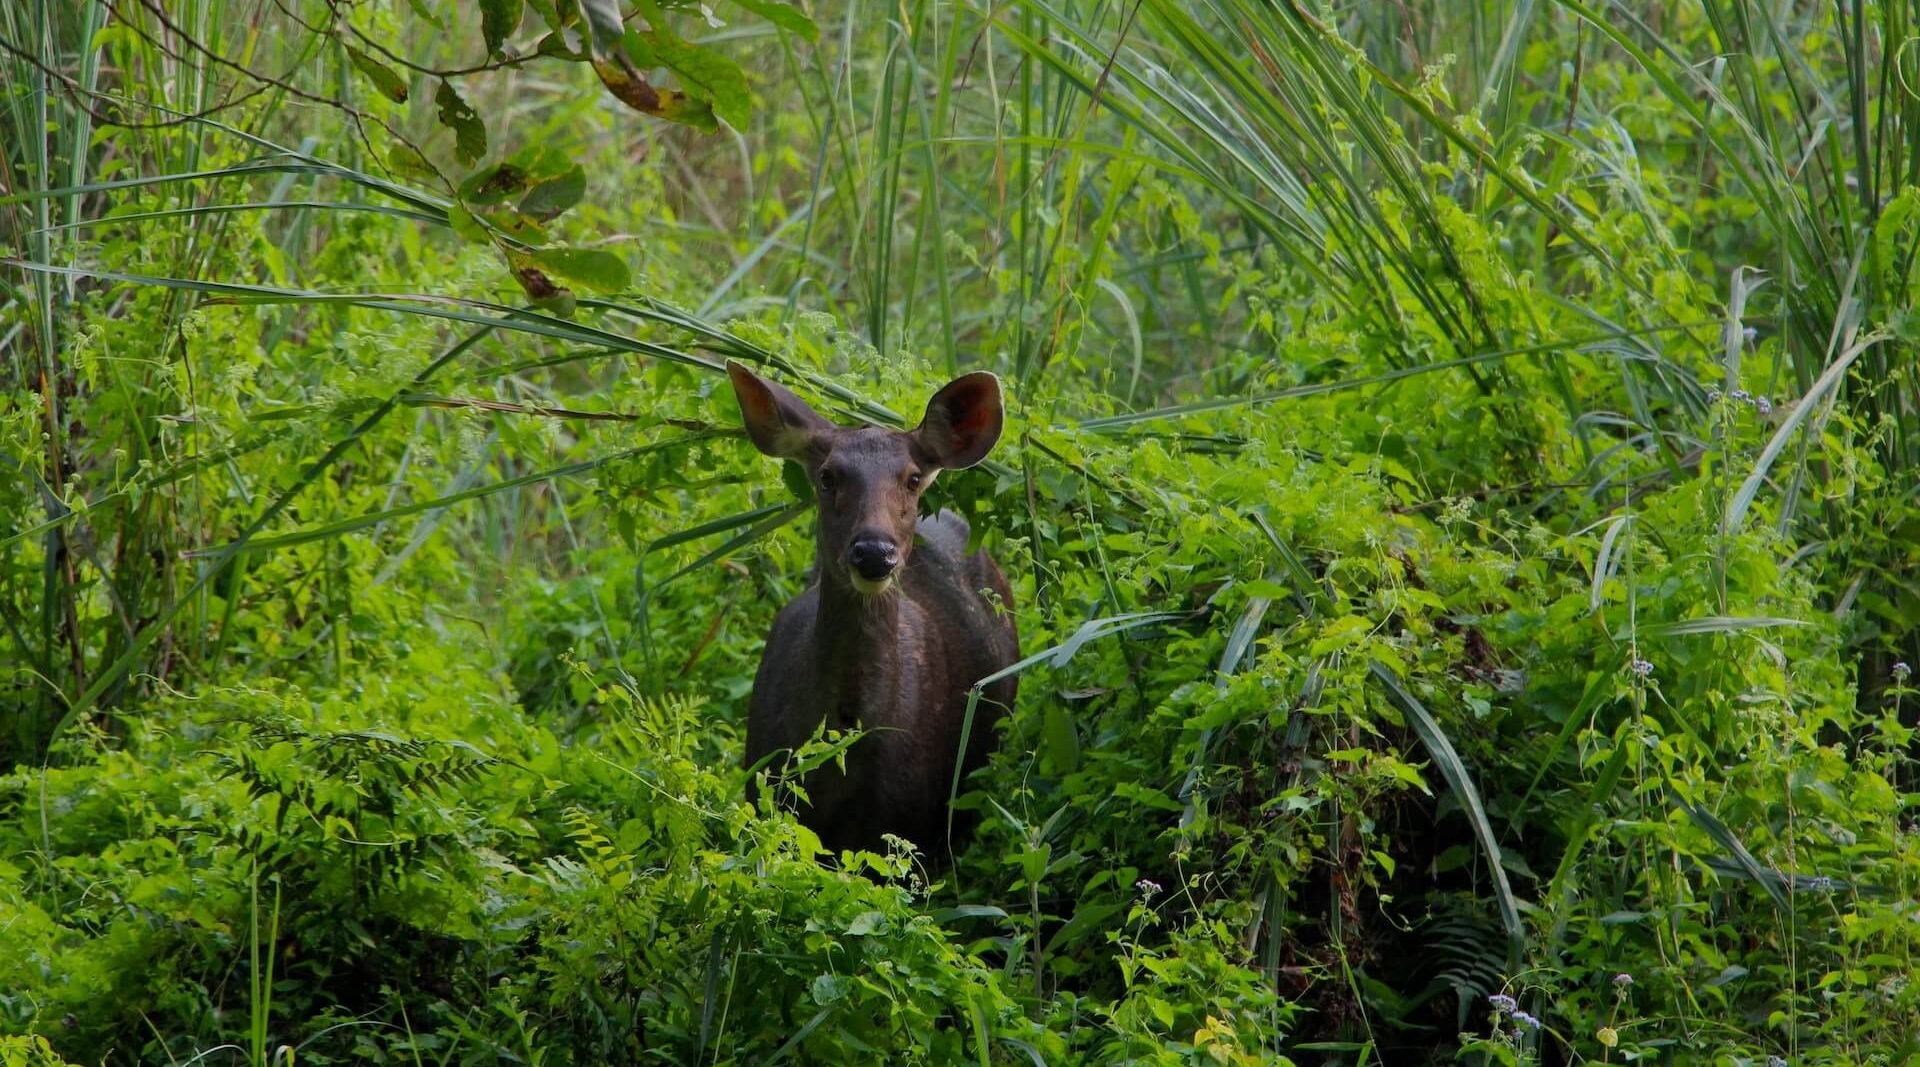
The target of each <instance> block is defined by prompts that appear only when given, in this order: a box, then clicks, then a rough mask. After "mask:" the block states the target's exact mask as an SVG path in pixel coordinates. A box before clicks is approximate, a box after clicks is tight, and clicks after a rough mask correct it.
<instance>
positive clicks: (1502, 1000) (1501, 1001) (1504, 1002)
mask: <svg viewBox="0 0 1920 1067" xmlns="http://www.w3.org/2000/svg"><path fill="white" fill-rule="evenodd" d="M1487 1003H1489V1004H1491V1005H1493V1010H1494V1011H1497V1012H1499V1013H1501V1014H1502V1015H1505V1014H1507V1013H1508V1012H1511V1011H1513V1010H1514V1009H1516V1008H1518V1007H1519V1006H1520V1002H1519V1001H1517V1000H1515V999H1513V998H1512V997H1510V996H1508V995H1506V994H1505V993H1495V994H1494V995H1492V996H1490V997H1488V998H1487Z"/></svg>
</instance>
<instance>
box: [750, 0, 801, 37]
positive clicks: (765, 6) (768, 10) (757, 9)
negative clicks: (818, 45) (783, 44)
mask: <svg viewBox="0 0 1920 1067" xmlns="http://www.w3.org/2000/svg"><path fill="white" fill-rule="evenodd" d="M733 2H734V3H735V4H736V5H738V6H740V7H743V8H745V9H747V10H748V11H751V12H753V13H754V14H756V15H758V16H760V17H761V18H763V19H766V20H767V21H768V22H771V23H773V24H774V25H775V26H778V27H780V28H781V29H783V30H786V31H787V32H788V33H795V34H799V35H800V36H801V37H802V38H805V39H806V40H809V41H818V40H819V39H820V27H818V26H816V25H814V24H813V20H812V19H810V18H808V17H807V13H806V12H804V11H802V10H800V9H799V8H797V7H795V6H793V5H792V4H782V3H778V2H777V0H733Z"/></svg>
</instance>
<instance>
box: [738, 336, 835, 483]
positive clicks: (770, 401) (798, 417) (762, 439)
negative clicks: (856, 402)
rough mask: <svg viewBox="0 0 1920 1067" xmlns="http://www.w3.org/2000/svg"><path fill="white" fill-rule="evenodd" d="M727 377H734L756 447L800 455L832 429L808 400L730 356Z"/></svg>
mask: <svg viewBox="0 0 1920 1067" xmlns="http://www.w3.org/2000/svg"><path fill="white" fill-rule="evenodd" d="M727 377H728V378H731V379H732V380H733V395H734V396H735V397H736V398H738V399H739V401H740V417H741V420H742V421H743V422H745V423H746V425H747V436H748V437H750V438H752V439H753V447H755V448H757V449H759V450H760V451H762V452H764V453H766V454H767V455H769V456H774V457H777V458H779V459H799V458H800V457H801V456H803V455H804V454H805V453H806V452H807V450H808V449H809V448H810V447H811V446H812V444H813V438H814V435H815V434H817V433H819V432H820V431H822V430H831V429H833V424H832V423H830V422H828V421H827V420H825V419H823V418H821V417H820V415H819V413H818V412H816V411H814V410H813V409H812V408H810V407H808V406H807V402H806V401H804V400H802V399H800V398H799V397H797V396H794V395H793V393H792V392H791V391H790V390H788V389H786V388H785V387H783V386H778V385H775V384H774V383H772V382H770V381H767V380H766V379H765V378H762V377H760V376H759V375H758V374H755V373H753V372H752V371H750V370H748V369H747V368H746V367H745V366H744V365H743V364H740V363H736V362H734V361H733V360H728V361H727Z"/></svg>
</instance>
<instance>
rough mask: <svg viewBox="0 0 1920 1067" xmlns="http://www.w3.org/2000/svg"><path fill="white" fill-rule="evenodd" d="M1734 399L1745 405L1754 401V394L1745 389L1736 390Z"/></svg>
mask: <svg viewBox="0 0 1920 1067" xmlns="http://www.w3.org/2000/svg"><path fill="white" fill-rule="evenodd" d="M1733 398H1734V399H1735V400H1738V401H1740V402H1741V403H1742V404H1745V403H1747V402H1748V401H1750V400H1752V399H1753V394H1752V393H1749V392H1747V391H1746V390H1745V389H1735V390H1734V391H1733Z"/></svg>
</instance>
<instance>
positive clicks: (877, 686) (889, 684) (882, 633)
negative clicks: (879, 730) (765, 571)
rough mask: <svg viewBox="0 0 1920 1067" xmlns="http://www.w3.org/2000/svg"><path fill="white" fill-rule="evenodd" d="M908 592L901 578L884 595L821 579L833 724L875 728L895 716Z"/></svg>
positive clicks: (817, 630) (820, 650) (818, 623)
mask: <svg viewBox="0 0 1920 1067" xmlns="http://www.w3.org/2000/svg"><path fill="white" fill-rule="evenodd" d="M902 597H903V594H902V593H901V592H900V589H899V587H898V585H897V584H896V585H895V586H894V588H893V589H891V590H889V591H888V592H886V593H884V594H882V595H880V596H866V595H863V594H860V593H857V592H854V591H853V590H852V589H847V588H842V587H838V586H836V585H835V583H834V582H833V581H831V580H822V581H821V583H820V609H819V615H818V616H817V617H816V619H815V621H814V638H815V642H816V644H815V650H816V652H817V654H818V655H819V657H820V660H819V664H818V667H819V677H820V679H821V682H822V689H823V692H822V693H821V696H823V697H825V698H826V701H827V725H828V726H829V727H830V728H832V729H836V730H844V729H848V728H849V727H853V726H860V727H863V728H865V729H873V728H875V727H878V726H884V725H887V724H888V722H889V720H890V719H891V717H892V716H891V712H892V710H893V708H894V706H895V704H896V703H897V702H898V701H897V694H898V692H899V685H900V672H901V667H902V664H903V663H904V662H905V661H906V659H907V658H908V657H907V656H906V655H905V652H904V651H903V650H902V648H901V647H900V646H901V641H902V639H903V638H904V637H905V636H906V634H905V633H903V629H904V627H903V624H902V623H903V620H902V611H901V600H902Z"/></svg>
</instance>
